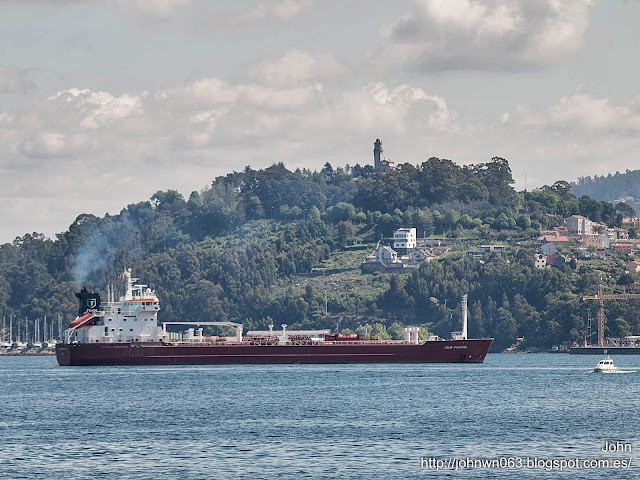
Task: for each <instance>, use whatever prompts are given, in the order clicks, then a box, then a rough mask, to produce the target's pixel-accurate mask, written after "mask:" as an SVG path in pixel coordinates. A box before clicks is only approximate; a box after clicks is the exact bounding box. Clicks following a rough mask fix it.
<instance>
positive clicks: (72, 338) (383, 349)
mask: <svg viewBox="0 0 640 480" xmlns="http://www.w3.org/2000/svg"><path fill="white" fill-rule="evenodd" d="M124 277H125V278H126V279H127V286H128V287H127V293H126V295H125V296H124V297H121V298H120V300H119V301H118V302H115V301H113V298H112V296H113V292H112V291H111V290H110V291H109V301H107V302H106V303H105V304H104V305H102V303H101V301H100V295H99V294H97V293H93V292H89V291H87V290H86V289H83V291H81V292H79V293H77V294H76V296H78V298H79V299H80V309H79V313H78V317H77V318H76V319H75V320H74V321H73V322H71V324H70V325H69V328H68V329H67V330H66V331H65V339H64V342H63V343H59V344H57V345H56V358H57V360H58V364H60V365H64V366H69V365H70V366H79V365H213V364H284V363H287V364H292V363H293V364H314V363H324V364H331V363H334V364H335V363H438V362H439V363H482V362H483V361H484V359H485V356H486V355H487V352H488V351H489V348H490V347H491V344H492V342H493V339H492V338H487V339H467V338H466V296H465V297H464V298H463V302H462V303H463V308H464V310H463V311H464V312H465V314H464V315H463V329H462V331H461V332H454V333H453V339H450V340H443V339H440V338H438V337H430V339H429V340H427V341H422V342H421V341H419V339H418V327H408V328H405V332H404V340H403V341H377V340H363V339H361V338H360V336H359V335H356V334H330V333H329V332H328V331H324V330H322V331H312V332H292V331H287V330H286V325H283V330H282V333H281V334H276V333H275V332H273V330H272V329H271V327H270V330H269V331H268V332H249V333H248V334H247V336H246V337H245V336H243V334H242V325H240V324H236V323H231V322H200V323H196V322H165V323H163V324H161V325H160V326H159V325H158V323H157V312H158V310H159V309H160V306H159V301H158V298H157V297H156V296H155V293H154V292H153V291H152V290H151V289H149V288H146V285H134V284H133V283H132V281H133V280H136V279H132V278H131V273H130V270H129V271H127V272H125V273H124ZM169 324H181V325H191V326H201V325H222V326H228V327H234V328H235V329H236V337H235V339H233V340H228V339H226V338H225V337H218V338H217V339H213V338H211V337H204V336H203V335H202V329H201V328H200V329H198V333H197V334H195V335H194V329H193V328H191V329H188V330H187V332H186V335H181V334H175V333H170V332H167V330H166V327H167V325H169ZM178 337H180V338H178Z"/></svg>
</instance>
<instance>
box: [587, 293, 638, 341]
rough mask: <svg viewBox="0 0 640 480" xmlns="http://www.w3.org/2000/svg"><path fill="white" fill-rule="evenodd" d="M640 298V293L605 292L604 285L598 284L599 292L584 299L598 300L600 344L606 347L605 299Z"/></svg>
mask: <svg viewBox="0 0 640 480" xmlns="http://www.w3.org/2000/svg"><path fill="white" fill-rule="evenodd" d="M635 298H640V293H604V285H603V284H602V283H601V284H600V285H599V286H598V293H597V294H595V295H586V296H584V297H582V300H598V303H599V304H600V308H599V309H598V346H599V347H604V321H605V317H604V301H605V300H631V299H635Z"/></svg>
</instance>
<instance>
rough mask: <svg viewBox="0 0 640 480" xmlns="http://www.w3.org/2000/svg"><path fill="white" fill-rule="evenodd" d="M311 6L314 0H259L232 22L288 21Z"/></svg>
mask: <svg viewBox="0 0 640 480" xmlns="http://www.w3.org/2000/svg"><path fill="white" fill-rule="evenodd" d="M313 6H314V2H313V1H312V0H281V1H279V2H278V3H273V2H260V3H259V4H258V5H257V6H255V7H254V8H252V9H251V10H247V11H246V12H244V13H242V14H240V15H238V16H236V17H235V18H234V20H233V23H235V24H245V23H254V22H259V21H263V20H269V19H276V20H280V21H288V20H291V19H292V18H294V17H296V16H298V15H300V14H302V13H303V12H304V11H306V10H309V9H311V8H312V7H313Z"/></svg>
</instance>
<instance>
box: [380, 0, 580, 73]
mask: <svg viewBox="0 0 640 480" xmlns="http://www.w3.org/2000/svg"><path fill="white" fill-rule="evenodd" d="M591 4H592V2H591V1H590V0H568V1H564V2H558V1H556V0H547V1H536V2H532V1H528V0H489V1H480V0H416V1H415V8H414V12H413V13H411V14H409V15H406V16H404V17H402V18H401V19H399V20H398V21H396V22H395V23H393V24H392V25H390V26H387V27H385V28H383V29H382V43H381V46H380V48H379V50H378V51H377V52H376V53H375V58H376V61H377V62H381V63H382V64H383V65H385V66H387V67H394V68H395V67H397V66H401V67H402V68H404V69H406V70H408V71H415V72H420V73H428V72H438V71H452V70H488V71H505V70H506V71H511V70H529V69H538V68H543V67H545V66H548V65H549V64H553V63H555V62H558V61H559V60H561V59H563V58H565V57H566V56H567V55H569V54H571V53H573V52H575V51H577V50H578V49H579V48H580V47H581V46H582V43H583V35H584V33H585V31H586V29H587V27H588V24H589V12H590V8H591Z"/></svg>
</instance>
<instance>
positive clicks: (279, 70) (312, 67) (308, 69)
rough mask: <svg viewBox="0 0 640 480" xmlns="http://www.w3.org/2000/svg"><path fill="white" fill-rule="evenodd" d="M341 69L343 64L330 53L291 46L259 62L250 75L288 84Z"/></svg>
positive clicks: (332, 74) (259, 79) (337, 73)
mask: <svg viewBox="0 0 640 480" xmlns="http://www.w3.org/2000/svg"><path fill="white" fill-rule="evenodd" d="M343 71H344V66H343V65H342V64H341V63H340V62H339V61H338V60H337V59H336V58H335V57H334V56H333V55H332V54H329V53H320V54H316V55H314V54H311V53H308V52H303V51H300V50H298V49H295V48H293V49H290V50H288V51H287V52H286V53H285V55H284V56H283V57H282V58H280V59H278V60H276V61H272V62H269V61H264V62H261V63H259V64H258V65H256V66H255V67H253V68H252V69H251V71H250V75H251V76H252V77H253V78H254V79H255V80H256V81H261V82H266V83H269V84H275V85H290V84H295V83H300V82H307V81H310V80H321V79H325V78H330V77H334V76H336V75H339V74H341V73H342V72H343Z"/></svg>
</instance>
